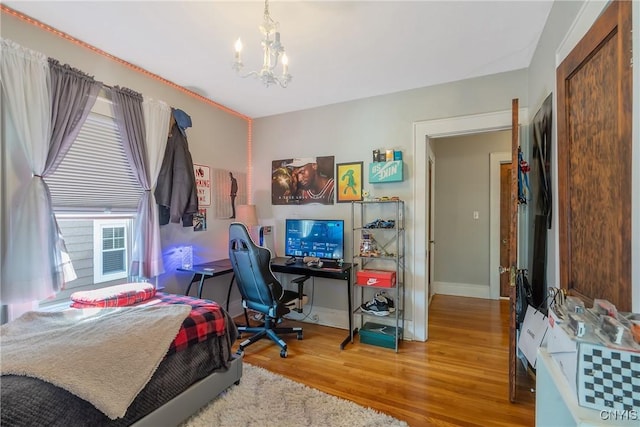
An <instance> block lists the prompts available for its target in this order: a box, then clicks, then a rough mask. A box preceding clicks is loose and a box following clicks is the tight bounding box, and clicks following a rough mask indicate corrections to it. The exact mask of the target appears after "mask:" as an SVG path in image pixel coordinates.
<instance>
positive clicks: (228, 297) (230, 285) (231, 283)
mask: <svg viewBox="0 0 640 427" xmlns="http://www.w3.org/2000/svg"><path fill="white" fill-rule="evenodd" d="M235 278H236V275H235V273H234V274H232V275H231V281H230V282H229V290H227V311H229V300H230V299H231V288H232V287H233V281H234V280H235Z"/></svg>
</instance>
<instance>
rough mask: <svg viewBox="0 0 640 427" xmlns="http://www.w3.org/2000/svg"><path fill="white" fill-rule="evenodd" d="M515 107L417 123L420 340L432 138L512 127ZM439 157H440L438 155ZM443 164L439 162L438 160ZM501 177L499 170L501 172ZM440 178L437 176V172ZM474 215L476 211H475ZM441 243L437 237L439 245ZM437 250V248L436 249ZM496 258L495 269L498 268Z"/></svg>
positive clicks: (418, 335) (420, 335) (523, 117)
mask: <svg viewBox="0 0 640 427" xmlns="http://www.w3.org/2000/svg"><path fill="white" fill-rule="evenodd" d="M511 120H512V112H511V110H504V111H498V112H494V113H486V114H477V115H472V116H462V117H453V118H449V119H438V120H428V121H422V122H415V123H414V153H415V156H414V165H413V166H414V167H413V170H414V171H415V183H416V184H415V186H414V188H415V192H414V200H415V214H414V218H415V219H414V220H413V221H414V223H413V230H414V232H415V234H414V235H415V239H414V242H413V245H414V248H413V249H414V254H416V256H415V257H414V259H413V265H412V268H413V272H414V288H413V298H412V302H413V313H414V321H413V322H412V324H413V329H414V330H413V336H414V337H415V339H417V340H425V341H426V340H428V335H429V334H428V324H429V307H428V303H429V297H430V295H431V289H429V288H428V277H429V264H428V251H429V245H428V234H427V233H428V229H427V225H428V223H429V222H428V221H429V220H430V219H429V218H428V200H429V185H428V168H426V167H425V165H427V164H428V151H429V147H430V144H431V140H433V139H434V138H445V137H451V136H461V135H468V134H475V133H484V132H493V131H502V130H509V129H511ZM519 122H520V124H522V123H527V122H528V114H527V109H526V108H521V109H520V112H519ZM436 160H437V157H436ZM436 163H437V165H438V167H437V168H436V170H439V169H440V168H441V165H440V164H439V162H436ZM498 177H499V174H498ZM436 180H437V176H436ZM472 215H473V212H472ZM437 244H438V242H437V240H436V245H437ZM435 251H436V252H437V249H436V250H435ZM498 262H499V261H498V260H497V261H496V266H495V270H496V271H497V268H498Z"/></svg>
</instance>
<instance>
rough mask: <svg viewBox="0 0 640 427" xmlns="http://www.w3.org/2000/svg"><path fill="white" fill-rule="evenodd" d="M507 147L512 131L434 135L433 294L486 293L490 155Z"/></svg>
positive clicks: (487, 289)
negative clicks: (435, 136)
mask: <svg viewBox="0 0 640 427" xmlns="http://www.w3.org/2000/svg"><path fill="white" fill-rule="evenodd" d="M510 151H511V132H510V131H500V132H488V133H481V134H475V135H466V136H457V137H449V138H437V139H434V153H435V157H436V168H435V170H436V173H435V186H436V189H435V224H436V227H435V230H434V232H435V236H434V237H435V239H434V240H435V242H436V250H435V251H434V254H435V260H434V264H435V266H434V272H433V274H434V281H435V282H436V283H434V286H435V287H436V293H445V294H452V295H459V294H466V295H472V296H482V297H485V298H488V297H489V219H490V218H489V190H490V185H489V184H490V183H489V166H490V162H489V153H493V152H510ZM498 191H499V188H498ZM474 211H476V212H478V219H474V218H473V212H474Z"/></svg>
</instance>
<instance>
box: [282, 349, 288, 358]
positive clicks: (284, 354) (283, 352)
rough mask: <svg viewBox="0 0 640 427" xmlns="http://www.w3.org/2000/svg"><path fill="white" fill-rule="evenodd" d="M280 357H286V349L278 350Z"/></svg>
mask: <svg viewBox="0 0 640 427" xmlns="http://www.w3.org/2000/svg"><path fill="white" fill-rule="evenodd" d="M280 357H282V358H283V359H286V357H287V350H280Z"/></svg>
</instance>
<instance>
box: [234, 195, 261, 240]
mask: <svg viewBox="0 0 640 427" xmlns="http://www.w3.org/2000/svg"><path fill="white" fill-rule="evenodd" d="M236 219H237V221H238V222H241V223H243V224H244V225H245V226H246V227H247V230H249V234H250V235H251V237H252V238H253V239H254V241H257V242H258V244H259V245H260V246H264V230H263V228H262V227H261V226H260V224H259V223H258V214H257V213H256V205H238V206H237V207H236ZM256 229H257V230H256ZM256 231H257V233H258V239H255V235H256Z"/></svg>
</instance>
